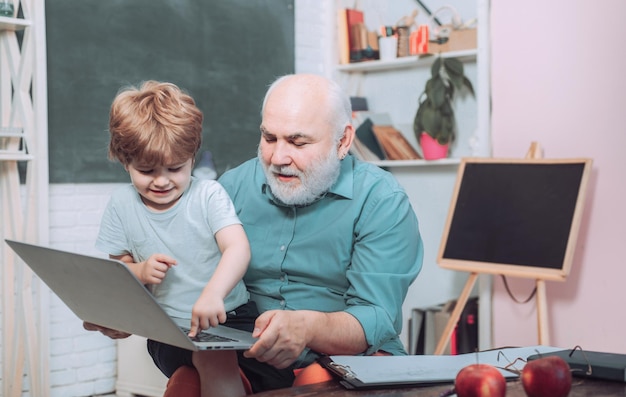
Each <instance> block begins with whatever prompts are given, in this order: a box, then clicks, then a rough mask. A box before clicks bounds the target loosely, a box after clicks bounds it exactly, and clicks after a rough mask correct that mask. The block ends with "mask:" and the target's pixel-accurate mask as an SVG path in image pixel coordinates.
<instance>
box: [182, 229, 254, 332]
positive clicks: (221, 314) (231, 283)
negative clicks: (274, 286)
mask: <svg viewBox="0 0 626 397" xmlns="http://www.w3.org/2000/svg"><path fill="white" fill-rule="evenodd" d="M215 240H216V241H217V245H218V246H219V248H220V251H221V252H222V258H221V259H220V262H219V263H218V265H217V268H216V269H215V273H213V276H212V277H211V279H210V280H209V282H208V283H207V285H206V286H205V287H204V290H203V291H202V294H201V295H200V298H198V300H197V301H196V303H195V304H194V306H193V309H192V313H191V332H190V333H189V335H190V336H194V335H195V334H196V332H198V331H200V330H201V329H207V328H209V326H217V325H218V324H219V323H223V322H224V321H226V312H225V310H224V298H225V297H226V295H228V293H229V292H230V291H231V290H232V289H233V288H234V287H235V285H237V283H238V282H239V281H240V280H241V279H242V278H243V276H244V274H245V273H246V270H247V269H248V263H249V262H250V244H249V243H248V237H247V236H246V233H245V231H244V230H243V226H241V225H230V226H226V227H224V228H222V229H220V230H219V231H218V232H217V233H216V234H215Z"/></svg>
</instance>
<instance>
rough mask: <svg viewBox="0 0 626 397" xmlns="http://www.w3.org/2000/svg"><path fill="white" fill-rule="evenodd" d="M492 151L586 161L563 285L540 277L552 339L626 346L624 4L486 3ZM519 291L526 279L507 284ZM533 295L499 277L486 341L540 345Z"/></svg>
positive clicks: (622, 349)
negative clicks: (490, 337) (538, 150)
mask: <svg viewBox="0 0 626 397" xmlns="http://www.w3.org/2000/svg"><path fill="white" fill-rule="evenodd" d="M491 7H492V18H491V23H492V30H491V35H492V94H493V118H492V134H493V155H494V156H495V157H523V156H524V155H525V154H526V151H527V149H528V147H529V145H530V143H531V141H538V142H539V143H540V144H541V146H542V148H543V154H544V157H546V158H548V157H551V158H558V157H562V158H565V157H568V158H569V157H590V158H592V159H593V161H594V163H593V172H592V175H591V180H590V184H589V186H588V187H589V189H588V196H587V202H586V205H585V213H584V216H583V222H582V226H581V231H580V234H579V236H578V247H577V249H576V253H575V256H574V263H573V266H572V271H571V273H570V276H569V277H568V279H567V281H565V282H563V283H560V282H546V286H547V296H548V314H549V327H550V344H551V345H553V346H560V347H564V348H569V347H574V346H575V345H581V346H582V348H583V349H587V350H600V351H612V352H619V353H626V336H625V334H626V308H624V305H625V304H626V257H625V255H624V253H625V252H626V126H625V124H626V49H625V47H624V45H623V44H622V42H623V40H624V37H626V20H625V19H624V18H626V2H624V1H623V0H602V1H595V0H576V1H567V0H553V1H545V0H527V1H521V0H514V1H492V2H491ZM509 281H510V282H509V284H510V285H511V287H512V289H513V291H514V293H515V294H516V296H517V297H518V298H522V297H523V298H525V297H526V296H527V295H528V294H529V293H530V292H531V291H532V287H533V285H534V283H533V282H532V281H531V280H523V279H509ZM534 302H535V301H534V300H533V301H531V302H530V303H527V304H523V305H522V304H517V303H515V302H513V301H512V300H511V298H509V296H508V295H507V293H506V291H505V290H504V288H503V285H502V283H501V280H500V279H499V278H497V279H496V280H495V291H494V303H493V310H494V346H505V345H530V344H537V342H538V339H537V322H536V310H535V303H534Z"/></svg>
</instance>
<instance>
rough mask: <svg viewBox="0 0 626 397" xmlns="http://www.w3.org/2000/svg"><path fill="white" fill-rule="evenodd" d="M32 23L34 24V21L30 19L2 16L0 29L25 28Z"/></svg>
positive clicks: (14, 29)
mask: <svg viewBox="0 0 626 397" xmlns="http://www.w3.org/2000/svg"><path fill="white" fill-rule="evenodd" d="M30 25H32V23H31V21H30V20H28V19H22V18H9V17H0V30H7V31H16V30H24V29H25V28H26V27H28V26H30Z"/></svg>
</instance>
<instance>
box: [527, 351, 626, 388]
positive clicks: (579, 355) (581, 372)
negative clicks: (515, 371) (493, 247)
mask: <svg viewBox="0 0 626 397" xmlns="http://www.w3.org/2000/svg"><path fill="white" fill-rule="evenodd" d="M570 353H571V355H570ZM547 356H559V357H561V358H562V359H563V360H565V361H566V362H567V363H568V364H569V367H570V369H571V370H572V375H573V376H577V377H581V378H596V379H606V380H614V381H619V382H626V354H619V353H607V352H598V351H587V350H582V351H581V350H574V351H573V352H572V350H561V351H556V352H552V353H549V354H534V355H532V356H530V357H528V360H529V361H530V360H536V359H538V358H541V357H547ZM589 367H591V373H589V372H588V369H589Z"/></svg>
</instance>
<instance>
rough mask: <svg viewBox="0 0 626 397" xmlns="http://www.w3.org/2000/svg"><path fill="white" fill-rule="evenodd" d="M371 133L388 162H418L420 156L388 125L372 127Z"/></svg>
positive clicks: (399, 133)
mask: <svg viewBox="0 0 626 397" xmlns="http://www.w3.org/2000/svg"><path fill="white" fill-rule="evenodd" d="M372 131H373V132H374V136H375V137H376V139H377V140H378V143H379V144H380V146H381V147H382V149H383V151H384V154H385V158H386V159H388V160H419V159H421V158H422V156H420V155H419V153H417V151H416V150H415V149H414V148H413V146H411V144H410V143H409V141H407V140H406V138H405V137H404V135H402V133H401V132H400V131H398V130H397V129H395V128H394V127H392V126H390V125H373V126H372Z"/></svg>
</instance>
